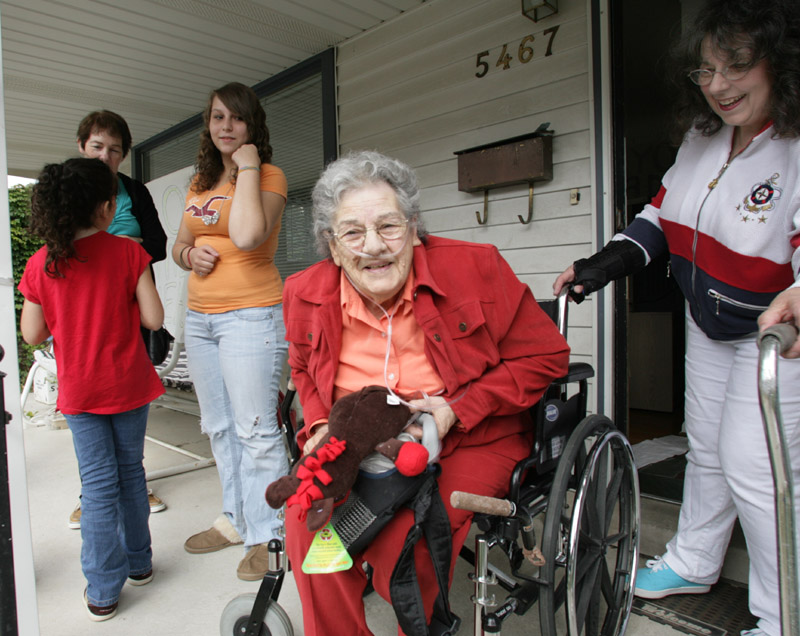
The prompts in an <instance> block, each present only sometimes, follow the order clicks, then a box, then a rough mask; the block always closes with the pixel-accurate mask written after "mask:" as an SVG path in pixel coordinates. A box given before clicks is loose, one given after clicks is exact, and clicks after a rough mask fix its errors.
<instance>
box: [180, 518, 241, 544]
mask: <svg viewBox="0 0 800 636" xmlns="http://www.w3.org/2000/svg"><path fill="white" fill-rule="evenodd" d="M241 543H242V538H241V537H240V536H239V533H238V532H236V528H234V527H233V524H231V522H230V521H229V520H228V517H226V516H225V515H220V516H219V517H217V518H216V520H215V521H214V525H213V526H211V527H210V528H209V529H208V530H204V531H203V532H198V533H197V534H193V535H192V536H191V537H189V538H188V539H187V540H186V543H184V544H183V547H184V549H185V550H186V551H187V552H189V553H191V554H205V553H207V552H216V551H217V550H222V549H223V548H227V547H229V546H232V545H239V544H241Z"/></svg>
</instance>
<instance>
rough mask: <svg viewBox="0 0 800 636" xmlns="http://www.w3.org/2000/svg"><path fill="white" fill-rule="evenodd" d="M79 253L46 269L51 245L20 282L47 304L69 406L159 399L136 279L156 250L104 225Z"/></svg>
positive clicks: (113, 409) (122, 405)
mask: <svg viewBox="0 0 800 636" xmlns="http://www.w3.org/2000/svg"><path fill="white" fill-rule="evenodd" d="M75 251H76V257H75V258H70V259H69V260H68V261H67V262H66V263H63V262H62V263H60V264H59V270H60V271H61V273H63V274H64V278H52V277H50V276H48V275H46V274H45V272H44V262H45V258H46V256H47V250H46V248H44V247H43V248H41V249H40V250H39V251H38V252H36V253H35V254H34V255H33V256H32V257H31V258H30V260H29V261H28V264H27V265H26V266H25V273H24V274H23V275H22V280H21V281H20V284H19V290H20V292H22V294H23V296H25V298H26V299H27V300H29V301H31V302H32V303H36V304H37V305H41V306H42V311H43V313H44V319H45V322H46V323H47V327H48V329H49V330H50V333H51V334H53V350H54V353H55V357H56V364H57V366H58V402H57V406H58V408H59V409H60V410H61V412H62V413H67V414H69V415H74V414H76V413H84V412H88V413H98V414H101V415H105V414H110V413H122V412H124V411H129V410H131V409H135V408H138V407H140V406H143V405H145V404H148V403H149V402H152V401H153V400H154V399H155V398H157V397H158V396H159V395H161V394H162V393H164V387H163V386H162V384H161V381H160V380H159V379H158V375H157V374H156V372H155V369H154V368H153V365H152V364H151V362H150V359H149V358H148V356H147V351H146V350H145V347H144V341H143V339H142V336H141V332H140V330H139V327H140V324H141V322H140V317H139V304H138V303H137V302H136V284H137V283H138V281H139V276H141V274H142V272H143V271H144V268H145V267H147V265H148V263H149V262H150V256H148V254H147V252H145V251H144V249H143V248H142V246H141V245H139V244H138V243H135V242H134V241H131V240H130V239H127V238H122V237H118V236H112V235H110V234H108V233H106V232H97V233H95V234H92V235H91V236H87V237H86V238H82V239H79V240H77V241H75Z"/></svg>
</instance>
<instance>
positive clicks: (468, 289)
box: [284, 152, 569, 636]
mask: <svg viewBox="0 0 800 636" xmlns="http://www.w3.org/2000/svg"><path fill="white" fill-rule="evenodd" d="M313 201H314V232H315V236H316V240H317V245H318V248H319V250H320V252H321V253H322V254H324V255H325V256H327V257H328V258H326V259H325V260H324V261H322V262H320V263H318V264H316V265H314V266H312V267H310V268H309V269H307V270H305V271H303V272H300V273H298V274H296V275H294V276H292V277H290V278H289V279H288V280H287V281H286V286H285V291H284V315H285V322H286V329H287V339H288V340H289V343H290V345H289V362H290V365H291V368H292V379H293V380H294V384H295V385H296V386H297V391H298V396H299V398H300V401H301V403H302V406H303V413H304V419H305V427H304V428H303V429H302V430H301V431H300V432H299V434H298V444H299V447H300V449H302V452H304V453H305V454H308V453H310V452H311V451H312V450H313V449H314V448H315V447H316V446H317V443H318V442H319V441H320V440H322V439H323V438H324V437H325V436H326V433H327V427H328V424H327V423H328V417H329V414H330V412H331V408H332V406H333V404H334V403H335V402H336V401H337V400H338V399H340V398H341V397H343V396H345V395H348V394H351V393H353V392H356V391H359V390H360V389H362V388H363V387H366V386H368V385H380V386H382V387H385V388H386V389H387V390H388V393H389V399H390V400H391V401H395V402H399V403H403V404H406V405H407V406H409V407H410V408H411V410H412V411H421V412H426V413H429V414H430V415H431V416H432V420H433V422H435V428H436V431H437V434H438V435H437V436H438V438H439V440H440V452H439V458H438V464H439V466H440V473H438V477H437V485H438V491H439V493H440V494H441V498H442V500H443V502H444V507H445V510H446V514H447V518H448V519H449V524H450V530H451V535H452V552H451V554H450V555H448V556H449V563H450V565H449V568H448V569H449V572H447V573H446V576H445V581H444V587H445V590H444V591H445V596H446V587H447V585H448V584H449V577H450V576H452V569H453V564H454V563H455V558H456V556H457V555H458V553H459V550H460V548H461V546H462V544H463V543H464V540H465V538H466V535H467V533H468V531H469V528H470V524H471V520H472V517H473V513H472V512H470V511H467V510H461V509H456V508H453V507H452V506H451V505H450V495H451V493H452V492H453V491H455V490H463V491H467V492H470V493H474V494H478V495H485V496H490V497H502V496H505V495H506V494H507V492H508V485H509V480H510V477H511V475H512V472H513V471H514V469H515V467H516V466H517V463H518V462H520V461H522V460H525V459H526V458H527V457H529V455H530V453H531V447H532V444H533V441H534V439H533V437H534V434H533V427H532V425H531V420H530V415H529V409H530V407H531V406H532V405H534V404H535V403H537V401H538V400H539V399H540V397H541V396H542V395H543V393H544V392H545V390H546V389H547V388H548V386H550V384H551V382H552V381H553V380H555V379H557V378H560V377H562V376H564V375H565V374H566V372H567V365H568V357H569V348H568V346H567V344H566V341H565V340H564V338H563V336H562V335H561V334H560V333H559V331H558V329H557V328H556V326H555V324H554V323H553V321H552V320H551V319H550V318H548V316H547V315H546V314H545V313H544V312H543V311H542V310H541V309H540V307H539V306H538V305H537V303H536V301H535V300H534V298H533V295H532V294H531V291H530V289H529V288H528V286H527V285H525V284H523V283H522V282H520V281H519V279H518V278H517V277H516V276H515V275H514V273H513V272H512V270H511V268H510V267H509V265H508V263H506V261H505V260H504V259H503V258H502V257H501V256H500V254H499V252H498V250H497V249H496V248H495V247H493V246H490V245H478V244H472V243H465V242H461V241H455V240H449V239H444V238H439V237H434V236H429V235H428V234H427V233H426V232H425V229H424V226H423V224H422V220H421V218H420V210H419V190H418V186H417V181H416V177H415V175H414V173H413V172H412V170H411V169H410V168H409V167H408V166H406V165H405V164H403V163H401V162H399V161H396V160H393V159H390V158H388V157H385V156H383V155H381V154H378V153H375V152H360V153H355V154H351V155H349V156H346V157H344V158H342V159H339V160H337V161H335V162H333V163H332V164H330V165H329V166H328V168H327V169H326V170H325V172H324V173H323V175H322V177H321V178H320V180H319V182H318V183H317V185H316V187H315V189H314V193H313ZM407 432H410V433H411V434H412V435H413V436H415V437H421V436H422V431H421V427H419V426H418V425H416V424H412V425H411V426H409V427H408V429H407ZM304 518H305V517H304V514H303V511H302V510H301V507H300V506H289V507H288V508H287V512H286V551H287V555H288V557H289V559H290V561H291V563H292V565H293V572H294V576H295V580H296V583H297V587H298V590H299V593H300V598H301V601H302V606H303V620H304V630H305V634H307V635H308V636H320V635H324V634H332V635H336V636H338V635H339V634H342V633H345V632H346V633H348V634H353V635H365V634H370V633H371V632H370V630H369V628H368V627H367V623H366V621H365V617H364V606H363V602H362V594H363V592H364V590H365V588H366V586H367V584H368V580H367V575H366V574H365V568H364V567H363V564H364V563H365V562H367V563H368V564H369V565H370V566H371V568H372V570H373V575H372V584H373V585H374V587H375V590H376V591H377V592H378V593H379V594H380V595H381V596H383V597H384V598H386V599H390V597H391V594H390V588H391V587H392V582H393V576H392V575H393V572H394V571H395V564H396V563H397V562H398V558H399V557H400V553H401V551H402V549H403V547H404V543H405V540H406V536H407V534H408V533H409V529H411V528H412V526H414V524H415V519H414V512H413V511H412V510H411V509H409V508H405V507H402V508H400V509H399V510H398V511H397V512H396V513H395V514H394V515H393V517H392V518H391V521H389V522H388V523H387V525H385V526H384V527H383V528H382V529H381V531H380V532H379V533H378V534H377V536H376V537H375V538H374V539H372V541H371V542H370V543H369V545H368V546H367V547H366V548H365V549H364V550H363V551H362V552H360V553H358V554H355V555H354V556H353V561H354V564H353V567H351V568H349V569H346V570H342V571H336V572H329V573H312V574H307V573H305V572H304V571H303V568H302V567H301V564H302V563H303V562H304V560H305V559H306V557H307V553H308V552H309V548H310V546H311V545H312V542H313V540H314V537H315V535H314V533H312V532H310V531H309V530H308V529H307V527H306V524H305V523H304ZM412 554H413V558H412V561H413V562H414V564H415V565H416V575H417V579H418V583H419V590H420V592H421V597H420V598H421V605H422V611H423V612H424V618H425V621H427V622H429V621H430V620H431V616H432V614H433V608H434V603H435V601H436V599H437V596H440V583H437V576H436V572H435V570H434V566H433V564H432V561H431V556H430V554H429V551H428V547H427V542H426V541H425V540H420V541H418V542H417V543H416V545H414V546H413V553H412ZM397 574H398V573H395V575H396V576H397ZM399 574H402V573H399ZM440 578H441V577H440ZM410 604H411V605H414V602H413V601H410ZM395 610H396V612H397V614H398V621H399V623H400V625H401V627H403V626H406V625H412V624H413V623H409V622H407V621H406V620H404V617H403V613H404V611H405V610H403V609H402V608H401V607H398V606H397V605H396V604H395ZM416 625H417V626H418V625H419V623H416ZM344 626H346V627H344ZM406 629H407V630H408V629H410V628H408V627H406ZM416 629H417V628H413V630H411V631H416Z"/></svg>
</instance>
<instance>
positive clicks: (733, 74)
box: [689, 62, 754, 86]
mask: <svg viewBox="0 0 800 636" xmlns="http://www.w3.org/2000/svg"><path fill="white" fill-rule="evenodd" d="M753 66H754V65H753V64H742V63H741V62H737V63H736V64H731V65H730V66H726V67H725V68H723V69H722V70H719V71H712V70H711V69H710V68H696V69H695V70H693V71H691V72H690V73H689V79H690V80H692V81H693V82H694V83H695V84H697V85H698V86H708V85H709V84H710V83H711V81H712V80H713V79H714V75H716V74H717V73H719V74H720V75H722V77H724V78H725V79H726V80H728V81H729V82H735V81H736V80H740V79H742V78H743V77H744V76H745V75H747V74H748V73H749V72H750V69H751V68H753Z"/></svg>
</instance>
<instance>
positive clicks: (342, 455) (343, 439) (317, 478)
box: [266, 386, 428, 532]
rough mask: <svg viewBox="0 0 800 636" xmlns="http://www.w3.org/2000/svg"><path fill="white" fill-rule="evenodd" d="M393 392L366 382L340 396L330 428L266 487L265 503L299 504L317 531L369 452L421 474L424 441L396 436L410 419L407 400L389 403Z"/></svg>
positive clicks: (425, 454)
mask: <svg viewBox="0 0 800 636" xmlns="http://www.w3.org/2000/svg"><path fill="white" fill-rule="evenodd" d="M388 395H389V392H388V391H387V390H386V389H385V388H383V387H380V386H368V387H365V388H363V389H361V390H360V391H356V392H355V393H351V394H349V395H346V396H344V397H343V398H341V399H339V400H338V401H337V402H336V403H335V404H334V405H333V408H332V409H331V412H330V415H329V417H328V432H327V434H326V435H325V437H323V438H322V440H321V441H320V442H319V444H317V446H316V447H315V448H314V450H313V451H311V452H310V453H309V454H308V455H305V456H303V457H302V458H301V459H300V460H299V461H298V462H297V463H296V464H295V465H294V467H293V468H292V472H291V473H290V474H289V475H286V476H284V477H281V478H280V479H278V480H277V481H274V482H272V483H271V484H270V485H269V486H268V487H267V492H266V498H267V503H268V504H269V505H270V506H271V507H273V508H280V507H281V506H282V505H283V504H284V503H286V504H287V505H289V506H292V505H299V506H300V507H301V509H302V511H303V514H304V515H305V519H306V527H307V528H308V529H309V530H310V531H312V532H314V531H316V530H319V529H320V528H322V527H323V526H324V525H325V524H326V523H327V522H328V520H329V519H330V517H331V514H332V512H333V508H334V504H335V503H337V502H339V501H342V500H344V498H345V497H346V496H347V494H348V493H349V492H350V488H351V487H352V486H353V483H354V482H355V480H356V476H357V475H358V467H359V464H360V463H361V460H363V459H364V458H365V457H366V456H367V455H369V454H370V453H371V452H372V451H377V452H378V453H380V454H381V455H384V456H386V457H388V458H389V459H391V460H392V461H393V462H394V464H395V466H396V467H397V470H398V471H399V472H400V473H401V474H403V475H407V476H414V475H419V474H420V473H421V472H422V471H424V470H425V467H426V465H427V462H428V451H427V450H425V447H424V446H422V444H417V443H415V442H406V441H402V440H398V439H396V436H397V435H398V434H399V433H400V432H402V430H403V429H404V428H405V427H406V424H407V423H408V421H409V419H410V418H411V411H410V409H409V408H408V407H407V406H405V405H403V404H392V403H390V402H389V401H387V397H388Z"/></svg>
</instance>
